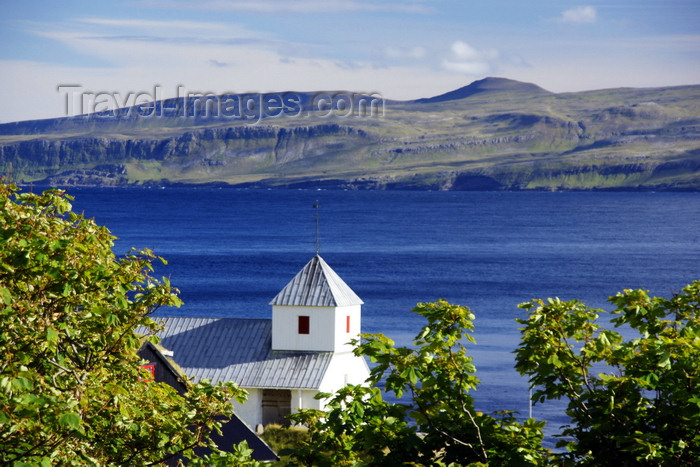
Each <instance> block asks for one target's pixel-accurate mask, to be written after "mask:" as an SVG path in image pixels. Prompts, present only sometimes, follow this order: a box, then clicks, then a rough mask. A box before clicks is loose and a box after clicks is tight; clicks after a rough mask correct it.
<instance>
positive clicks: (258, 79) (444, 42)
mask: <svg viewBox="0 0 700 467" xmlns="http://www.w3.org/2000/svg"><path fill="white" fill-rule="evenodd" d="M488 76H499V77H505V78H511V79H515V80H519V81H525V82H531V83H535V84H537V85H539V86H541V87H543V88H545V89H547V90H549V91H553V92H569V91H582V90H594V89H603V88H612V87H653V86H671V85H684V84H700V1H698V0H606V1H588V2H586V1H585V0H584V1H583V2H578V1H567V0H544V1H537V0H533V1H524V0H505V1H499V0H493V1H484V0H478V1H476V0H405V1H401V0H201V1H184V0H144V1H109V2H108V1H101V0H94V1H91V2H85V1H82V0H81V1H76V0H61V1H56V0H40V1H34V0H0V93H1V94H2V106H0V122H2V123H6V122H12V121H20V120H29V119H40V118H54V117H61V116H66V115H70V114H76V113H80V112H78V111H77V110H80V109H81V104H80V103H81V102H82V103H83V104H85V105H87V104H86V102H87V101H86V99H85V97H84V96H88V97H89V96H99V95H102V94H107V95H110V96H114V102H120V103H126V104H127V105H128V104H130V103H131V102H132V100H133V99H134V98H136V96H137V95H138V94H141V99H142V100H143V99H146V100H148V96H153V97H155V98H167V97H175V96H177V95H182V94H183V93H184V92H187V93H216V94H220V93H246V92H283V91H318V90H345V91H349V92H357V93H378V94H380V95H381V96H383V97H385V98H387V99H417V98H422V97H430V96H434V95H438V94H442V93H444V92H447V91H451V90H453V89H457V88H459V87H462V86H465V85H467V84H469V83H471V82H473V81H475V80H478V79H482V78H485V77H488ZM144 96H145V97H144ZM88 107H89V105H88ZM88 110H89V108H88Z"/></svg>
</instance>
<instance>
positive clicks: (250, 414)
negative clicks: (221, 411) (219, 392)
mask: <svg viewBox="0 0 700 467" xmlns="http://www.w3.org/2000/svg"><path fill="white" fill-rule="evenodd" d="M246 391H248V399H247V400H246V401H245V403H243V404H239V403H238V402H236V401H233V411H234V412H235V413H236V415H238V418H240V419H241V420H243V421H244V422H245V423H246V424H247V425H248V426H249V427H250V428H252V429H253V430H255V428H256V427H257V425H258V424H259V423H262V389H249V388H246Z"/></svg>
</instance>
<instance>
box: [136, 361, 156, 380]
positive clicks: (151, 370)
mask: <svg viewBox="0 0 700 467" xmlns="http://www.w3.org/2000/svg"><path fill="white" fill-rule="evenodd" d="M141 368H145V369H146V371H148V372H149V373H150V374H151V375H150V377H146V378H144V377H141V376H140V377H139V381H140V382H142V383H143V382H146V383H150V382H151V381H154V380H155V379H156V366H155V365H141Z"/></svg>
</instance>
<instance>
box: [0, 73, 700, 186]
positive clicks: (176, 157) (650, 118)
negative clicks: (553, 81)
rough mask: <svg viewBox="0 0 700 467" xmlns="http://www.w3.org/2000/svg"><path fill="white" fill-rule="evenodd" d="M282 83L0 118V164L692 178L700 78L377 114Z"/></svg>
mask: <svg viewBox="0 0 700 467" xmlns="http://www.w3.org/2000/svg"><path fill="white" fill-rule="evenodd" d="M292 94H293V95H295V96H296V98H297V101H296V102H297V104H298V105H297V106H296V107H295V108H293V109H292V110H294V112H291V113H288V114H286V113H284V112H280V113H278V115H274V116H271V117H268V118H256V117H257V115H254V116H253V117H249V118H246V119H244V115H243V114H236V115H233V114H231V113H229V114H226V115H224V114H223V113H221V112H219V113H218V114H215V113H216V112H211V113H210V115H209V116H201V115H199V116H197V117H195V116H187V115H176V114H174V113H172V112H171V113H170V114H169V113H168V112H166V111H164V110H163V109H165V108H166V107H168V106H171V107H172V106H176V105H177V104H178V103H177V102H166V103H161V104H162V108H161V109H160V113H159V115H158V116H157V117H156V118H154V117H153V115H152V114H153V113H154V112H151V114H150V115H146V116H143V115H144V114H148V113H149V109H140V111H141V113H140V114H139V112H138V110H139V109H123V110H122V112H121V114H120V115H119V116H114V115H111V114H107V115H91V116H79V117H71V118H63V119H51V120H40V121H31V122H17V123H11V124H4V125H0V172H2V173H3V174H4V175H5V176H6V177H9V176H10V175H11V177H12V178H13V179H14V180H15V181H18V182H23V183H29V182H32V183H42V184H52V185H126V184H172V183H184V184H202V183H220V184H231V185H241V186H278V187H339V188H358V189H361V188H373V189H394V188H400V189H444V190H524V189H546V190H561V189H618V190H698V189H700V85H696V86H679V87H665V88H648V89H631V88H620V89H606V90H599V91H589V92H578V93H564V94H554V93H550V92H548V91H546V90H544V89H542V88H540V87H538V86H536V85H534V84H529V83H521V82H517V81H512V80H507V79H503V78H486V79H484V80H480V81H476V82H474V83H472V84H470V85H468V86H465V87H463V88H460V89H457V90H455V91H451V92H448V93H445V94H442V95H440V96H435V97H432V98H424V99H418V100H414V101H400V102H399V101H384V102H381V105H379V104H378V103H377V102H375V107H374V108H373V109H372V110H374V113H373V114H369V113H368V112H364V111H362V110H364V109H359V110H358V107H357V106H352V103H351V102H350V101H348V102H350V105H351V107H348V105H347V104H348V102H344V103H343V102H341V105H336V106H335V107H334V108H333V109H325V108H323V109H321V110H319V108H318V107H317V106H315V101H314V99H318V96H319V95H320V94H319V93H292ZM326 94H327V95H330V96H332V95H333V94H332V93H326ZM281 95H283V93H280V96H281ZM338 95H341V96H342V95H346V94H338ZM254 97H255V98H256V99H259V98H263V97H264V96H257V95H256V96H254ZM360 97H366V96H360ZM341 101H342V100H341ZM260 102H262V101H260ZM339 102H340V101H339ZM154 110H155V109H150V111H154ZM212 114H214V115H212Z"/></svg>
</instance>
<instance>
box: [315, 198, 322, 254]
mask: <svg viewBox="0 0 700 467" xmlns="http://www.w3.org/2000/svg"><path fill="white" fill-rule="evenodd" d="M320 207H321V205H320V204H318V200H316V204H314V209H315V210H316V256H318V251H319V250H320V249H321V243H320V240H319V237H318V210H319V208H320Z"/></svg>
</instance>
